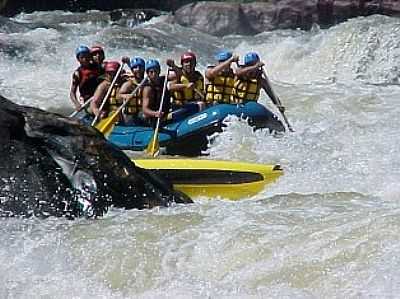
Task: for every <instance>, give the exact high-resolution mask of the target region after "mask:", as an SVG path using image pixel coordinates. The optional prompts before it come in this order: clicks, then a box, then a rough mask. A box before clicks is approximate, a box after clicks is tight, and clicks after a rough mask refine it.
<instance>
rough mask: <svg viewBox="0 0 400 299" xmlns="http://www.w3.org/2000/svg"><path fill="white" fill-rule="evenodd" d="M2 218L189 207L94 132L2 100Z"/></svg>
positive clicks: (168, 186)
mask: <svg viewBox="0 0 400 299" xmlns="http://www.w3.org/2000/svg"><path fill="white" fill-rule="evenodd" d="M0 135H1V136H2V142H1V143H0V154H1V157H2V159H1V160H0V216H26V217H28V216H32V215H36V216H42V217H46V216H67V217H69V218H74V217H77V216H81V215H83V214H85V215H87V216H101V215H103V214H104V213H105V212H106V211H107V209H108V207H109V206H111V205H113V206H116V207H121V208H127V209H131V208H138V209H143V208H151V207H154V206H167V205H169V204H170V203H171V202H177V203H189V202H191V200H190V199H189V198H188V197H187V196H185V195H184V194H182V193H180V192H177V191H174V190H173V189H172V187H171V185H170V184H169V183H167V182H165V181H163V180H161V179H160V178H158V177H156V176H155V175H154V174H150V173H148V172H147V171H146V170H144V169H141V168H139V167H136V166H135V165H134V163H132V162H131V161H130V159H129V158H128V157H127V156H126V155H125V154H124V153H123V152H121V151H120V150H118V149H117V148H115V147H114V146H112V145H111V144H110V143H108V142H107V141H106V140H105V139H104V137H103V136H102V135H101V134H100V133H99V132H98V131H97V130H95V129H94V128H91V127H86V126H83V125H81V124H80V123H79V122H78V121H75V120H72V119H69V118H66V117H63V116H61V115H57V114H53V113H49V112H45V111H43V110H40V109H36V108H32V107H27V106H19V105H16V104H14V103H12V102H10V101H9V100H7V99H5V98H4V97H1V96H0Z"/></svg>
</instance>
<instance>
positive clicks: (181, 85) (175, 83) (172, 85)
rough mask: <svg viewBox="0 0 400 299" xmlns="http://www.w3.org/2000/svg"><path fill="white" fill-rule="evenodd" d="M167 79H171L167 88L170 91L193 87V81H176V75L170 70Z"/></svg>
mask: <svg viewBox="0 0 400 299" xmlns="http://www.w3.org/2000/svg"><path fill="white" fill-rule="evenodd" d="M168 79H169V80H170V81H171V82H169V83H168V90H170V91H179V90H184V89H186V88H193V86H194V83H193V82H189V84H184V83H178V76H177V75H176V73H175V72H171V71H170V73H169V76H168Z"/></svg>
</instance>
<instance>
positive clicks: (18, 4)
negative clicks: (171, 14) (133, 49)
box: [0, 0, 192, 16]
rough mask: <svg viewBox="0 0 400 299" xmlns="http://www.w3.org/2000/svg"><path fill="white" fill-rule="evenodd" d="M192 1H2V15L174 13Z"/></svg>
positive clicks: (0, 7) (0, 3)
mask: <svg viewBox="0 0 400 299" xmlns="http://www.w3.org/2000/svg"><path fill="white" fill-rule="evenodd" d="M190 2H192V1H191V0H163V1H159V0H112V1H111V0H73V1H66V0H18V1H12V0H0V13H1V14H3V15H6V16H12V15H15V14H17V13H19V12H22V11H24V12H28V13H29V12H32V11H37V10H55V9H59V10H68V11H74V12H77V11H86V10H94V9H96V10H114V9H119V8H122V9H125V8H140V9H144V8H153V9H157V10H163V11H174V10H176V9H178V8H179V7H181V6H182V5H185V4H188V3H190Z"/></svg>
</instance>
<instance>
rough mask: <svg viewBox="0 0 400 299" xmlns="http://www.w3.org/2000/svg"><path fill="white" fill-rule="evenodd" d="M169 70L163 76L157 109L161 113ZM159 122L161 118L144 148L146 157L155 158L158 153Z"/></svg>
mask: <svg viewBox="0 0 400 299" xmlns="http://www.w3.org/2000/svg"><path fill="white" fill-rule="evenodd" d="M169 70H170V69H169V68H168V70H167V75H166V76H165V80H164V86H163V91H162V95H161V101H160V107H159V108H158V112H161V111H162V108H163V104H164V96H165V91H166V89H167V81H168V75H169ZM160 120H161V117H158V118H157V124H156V128H155V130H154V134H153V137H152V138H151V141H150V143H149V144H148V145H147V148H146V153H147V154H148V155H150V156H152V157H155V156H157V155H158V153H159V151H160V144H159V142H158V131H159V129H160Z"/></svg>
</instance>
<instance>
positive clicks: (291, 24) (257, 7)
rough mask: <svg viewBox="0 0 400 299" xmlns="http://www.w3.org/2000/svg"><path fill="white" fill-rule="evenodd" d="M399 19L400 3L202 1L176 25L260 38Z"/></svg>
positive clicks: (363, 0) (187, 8)
mask: <svg viewBox="0 0 400 299" xmlns="http://www.w3.org/2000/svg"><path fill="white" fill-rule="evenodd" d="M377 13H379V14H385V15H388V16H399V15H400V1H376V0H375V1H368V0H275V1H263V2H254V3H242V4H237V3H221V2H214V1H202V2H196V3H192V4H188V5H186V6H183V7H181V8H180V9H178V10H177V11H176V12H175V21H176V22H177V23H179V24H180V25H183V26H188V27H193V28H196V29H197V30H200V31H202V32H205V33H209V34H213V35H217V36H223V35H227V34H257V33H261V32H263V31H269V30H275V29H297V28H300V29H304V30H308V29H310V28H311V27H312V25H313V24H314V23H317V24H320V25H321V26H322V27H328V26H332V25H334V24H337V23H340V22H343V21H346V20H348V19H350V18H353V17H357V16H367V15H371V14H377Z"/></svg>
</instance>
